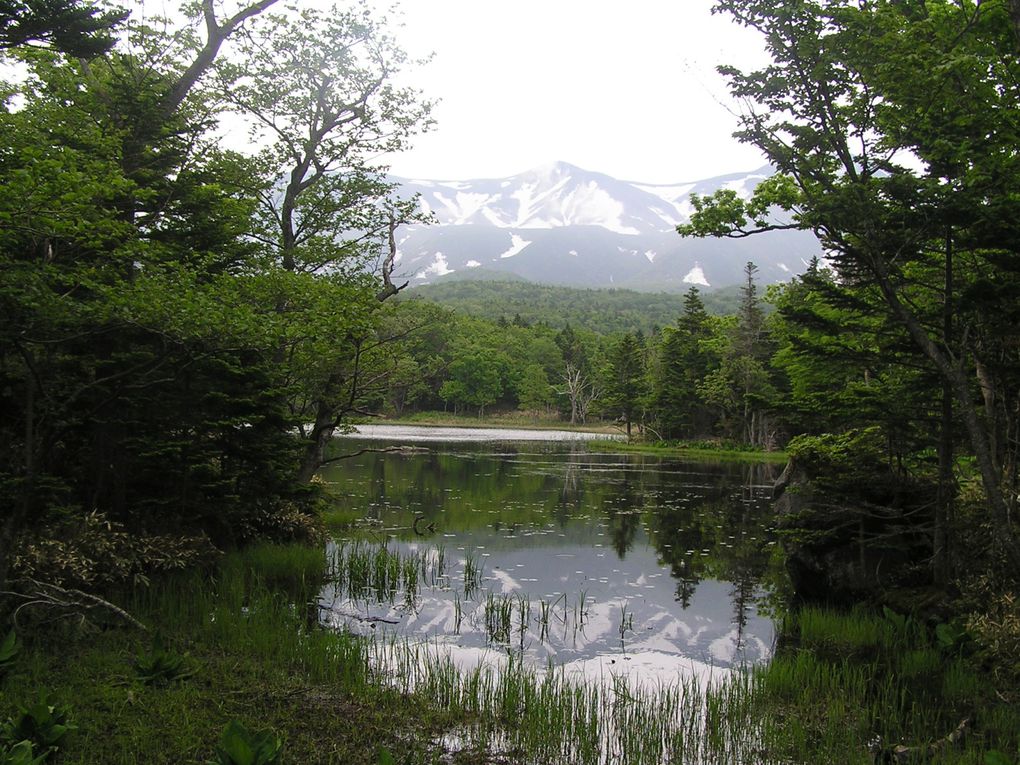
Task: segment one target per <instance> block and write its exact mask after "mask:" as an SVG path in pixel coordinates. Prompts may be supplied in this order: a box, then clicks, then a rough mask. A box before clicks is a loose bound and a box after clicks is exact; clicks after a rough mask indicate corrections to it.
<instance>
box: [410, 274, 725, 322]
mask: <svg viewBox="0 0 1020 765" xmlns="http://www.w3.org/2000/svg"><path fill="white" fill-rule="evenodd" d="M407 295H408V297H410V298H421V299H424V300H430V301H432V302H435V303H439V304H441V305H444V306H446V307H448V308H452V309H453V310H455V311H458V312H460V313H466V314H469V315H471V316H476V317H478V318H482V319H489V320H490V321H499V319H501V318H505V319H506V320H507V321H514V320H515V319H517V323H518V324H521V323H522V322H523V323H525V324H528V325H531V324H545V325H547V326H549V327H553V328H555V329H563V328H564V327H566V326H568V325H569V326H573V327H583V328H585V329H587V330H590V331H592V332H595V333H598V334H600V335H609V334H613V333H618V332H643V333H645V334H652V333H655V332H657V331H658V330H659V329H661V328H662V327H666V326H668V325H670V324H672V323H673V322H675V321H676V319H677V317H678V316H679V315H680V313H681V312H682V311H683V307H684V296H683V294H679V293H667V292H637V291H635V290H622V289H619V290H618V289H599V290H596V289H576V288H573V287H563V286H555V285H550V284H535V283H533V282H526V281H516V280H514V281H511V280H505V281H503V280H485V281H450V282H442V283H440V284H427V285H423V286H421V287H416V288H414V289H413V290H409V291H408V292H407ZM701 301H702V303H704V306H705V310H706V311H707V312H708V313H709V314H710V315H713V316H723V315H727V314H734V313H736V312H737V309H738V307H739V305H740V287H739V286H730V287H723V288H720V289H717V290H712V289H709V288H705V290H704V291H703V292H701Z"/></svg>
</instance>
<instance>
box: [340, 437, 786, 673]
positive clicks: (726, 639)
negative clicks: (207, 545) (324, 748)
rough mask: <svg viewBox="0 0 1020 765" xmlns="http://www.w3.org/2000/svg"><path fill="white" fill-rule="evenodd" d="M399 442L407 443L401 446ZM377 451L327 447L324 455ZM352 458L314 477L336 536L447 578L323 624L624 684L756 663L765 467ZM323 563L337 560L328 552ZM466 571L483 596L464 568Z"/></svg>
mask: <svg viewBox="0 0 1020 765" xmlns="http://www.w3.org/2000/svg"><path fill="white" fill-rule="evenodd" d="M399 442H400V443H408V440H406V434H404V435H403V437H402V438H401V439H400V441H399ZM389 445H393V444H392V443H386V442H380V441H378V440H370V441H368V440H362V439H360V438H358V437H357V436H354V437H350V438H344V439H338V443H337V452H338V453H341V454H342V453H353V452H356V451H358V450H360V449H365V448H368V449H379V448H384V447H385V446H389ZM427 447H428V451H427V452H421V451H412V452H406V453H395V452H390V453H379V452H366V453H364V454H361V455H359V456H357V457H354V458H351V459H346V460H342V461H340V462H338V463H335V464H334V466H331V467H330V468H329V469H327V470H324V471H323V478H324V479H325V480H326V481H327V482H329V483H330V484H332V486H333V488H334V490H335V491H336V493H337V494H340V495H342V498H341V499H339V500H338V508H339V509H341V510H347V511H349V512H351V513H352V514H353V513H356V514H357V515H358V516H359V517H360V518H362V519H363V521H362V522H359V523H358V524H357V525H356V528H355V530H353V531H352V532H350V534H347V535H346V536H348V537H350V538H351V539H361V540H363V541H364V543H365V544H367V543H372V544H374V545H375V546H376V547H377V546H378V544H379V543H380V542H383V541H386V543H387V547H388V550H389V551H391V552H393V553H399V554H400V555H404V556H411V555H417V556H419V558H424V559H432V560H435V558H436V555H437V550H438V549H442V551H443V558H444V567H443V571H442V572H441V576H439V577H438V578H437V579H436V580H435V581H434V582H430V583H426V584H423V585H422V586H420V587H419V588H418V589H417V590H416V591H415V592H413V593H411V594H408V593H404V592H396V591H394V592H391V593H389V594H388V596H385V595H384V596H381V597H380V593H378V592H373V593H372V594H369V593H368V592H365V591H356V592H351V591H350V590H349V588H348V587H346V586H345V585H344V583H343V582H339V583H333V584H331V585H328V586H327V587H326V588H325V589H324V591H323V593H322V595H321V603H322V605H323V606H324V610H323V614H324V619H325V620H327V621H329V622H331V623H334V624H338V625H339V624H345V625H346V626H347V627H348V628H349V629H352V630H354V631H362V632H365V633H369V632H379V631H380V630H388V631H395V632H397V633H398V634H404V635H408V636H411V637H425V638H428V639H430V640H433V641H435V642H437V643H440V644H443V645H446V646H448V647H449V648H451V649H452V651H453V655H454V656H455V657H456V655H457V654H458V653H459V654H460V655H461V656H462V657H474V656H477V655H481V654H483V653H485V652H494V653H509V652H516V653H519V654H520V655H522V656H524V657H525V658H526V659H527V660H528V661H529V662H532V663H534V664H535V665H537V666H545V665H546V664H547V663H549V662H552V663H553V664H555V665H557V666H566V667H567V668H568V669H569V668H574V667H577V668H582V669H584V670H585V671H588V672H591V670H592V667H593V666H594V667H595V668H596V669H597V670H599V671H604V670H606V669H608V670H609V671H611V672H617V671H627V670H628V668H629V667H635V668H641V670H640V671H643V672H645V673H651V674H652V675H654V676H657V677H662V676H664V675H668V674H669V673H670V672H677V671H690V667H691V666H698V667H706V666H711V667H717V668H726V667H731V666H734V665H738V664H742V663H746V662H759V661H763V660H766V659H767V658H768V657H769V655H770V651H771V647H772V641H773V623H772V621H771V619H770V618H768V616H767V615H766V614H765V613H764V612H765V611H767V605H768V604H769V603H770V602H771V601H772V600H773V599H774V598H775V597H776V589H777V587H776V586H775V585H774V584H772V582H774V581H779V580H780V579H781V577H780V576H779V574H778V572H779V571H780V570H781V564H780V563H779V562H777V560H776V557H775V556H774V555H773V552H774V545H775V542H774V539H773V532H772V530H771V527H770V521H771V514H770V510H769V505H768V501H767V497H768V494H769V488H770V486H771V483H772V481H773V479H774V473H775V470H776V468H775V467H774V466H769V465H758V464H754V465H752V464H707V463H699V462H690V461H682V460H678V459H663V458H661V457H658V456H655V457H649V456H644V455H635V454H602V453H589V452H587V451H586V450H585V447H584V445H583V444H579V443H576V442H575V443H567V442H550V443H541V442H535V441H531V442H521V441H509V440H507V441H497V442H466V441H459V442H435V441H433V442H428V443H427ZM332 549H333V551H334V553H337V551H338V550H340V553H339V554H340V556H341V557H342V556H343V552H342V551H343V549H345V548H344V547H343V546H341V547H339V548H338V547H333V548H332ZM476 565H480V566H481V580H480V582H478V584H479V585H480V586H473V585H472V584H471V583H470V582H469V581H468V580H467V579H465V570H464V569H465V567H469V571H468V573H469V574H470V573H471V572H470V567H471V566H476Z"/></svg>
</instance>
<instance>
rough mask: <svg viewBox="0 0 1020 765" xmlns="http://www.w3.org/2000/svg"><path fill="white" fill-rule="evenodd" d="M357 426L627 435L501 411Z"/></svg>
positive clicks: (433, 414)
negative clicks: (496, 429) (433, 427)
mask: <svg viewBox="0 0 1020 765" xmlns="http://www.w3.org/2000/svg"><path fill="white" fill-rule="evenodd" d="M355 424H356V425H433V426H435V427H443V428H517V429H521V430H566V431H571V432H574V433H599V434H603V435H623V431H621V430H620V428H618V427H616V426H615V425H612V424H606V423H599V424H597V425H594V424H586V425H579V424H571V423H569V422H564V421H563V420H560V419H555V418H551V417H550V418H541V417H535V416H532V415H528V414H523V413H512V414H498V415H491V416H486V417H475V416H471V415H460V414H458V415H454V414H450V413H449V412H419V413H417V414H413V415H410V416H408V417H393V418H386V419H367V420H362V421H356V422H355Z"/></svg>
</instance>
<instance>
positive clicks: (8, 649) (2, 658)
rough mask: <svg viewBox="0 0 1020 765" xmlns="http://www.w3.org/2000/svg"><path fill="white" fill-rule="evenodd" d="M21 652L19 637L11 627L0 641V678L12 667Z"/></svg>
mask: <svg viewBox="0 0 1020 765" xmlns="http://www.w3.org/2000/svg"><path fill="white" fill-rule="evenodd" d="M19 653H21V639H20V638H19V637H18V633H17V632H15V631H14V630H13V629H12V630H11V631H10V632H8V633H7V635H6V637H4V639H3V641H0V679H2V678H3V676H4V675H5V674H7V673H8V672H10V671H11V669H13V668H14V665H15V662H16V661H17V659H18V654H19Z"/></svg>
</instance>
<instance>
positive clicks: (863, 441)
mask: <svg viewBox="0 0 1020 765" xmlns="http://www.w3.org/2000/svg"><path fill="white" fill-rule="evenodd" d="M786 450H787V453H788V454H789V455H790V457H791V458H792V459H794V460H796V461H797V462H798V463H800V464H802V465H803V466H804V467H805V469H806V470H807V471H808V474H809V475H811V476H812V477H813V478H815V477H817V480H818V481H819V483H820V484H821V486H822V487H823V489H824V490H825V491H831V492H838V493H840V494H842V495H847V494H849V495H857V494H858V493H861V492H864V493H867V491H868V489H869V487H872V486H874V485H875V484H876V483H877V482H879V481H880V479H881V477H882V476H883V475H887V474H888V473H889V468H888V459H887V457H886V451H885V444H884V443H883V438H882V433H881V431H880V430H879V429H878V428H865V429H863V430H851V431H847V432H846V433H838V434H831V433H829V434H825V435H821V436H806V435H805V436H797V437H796V438H793V439H791V440H790V442H789V444H787V446H786Z"/></svg>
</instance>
